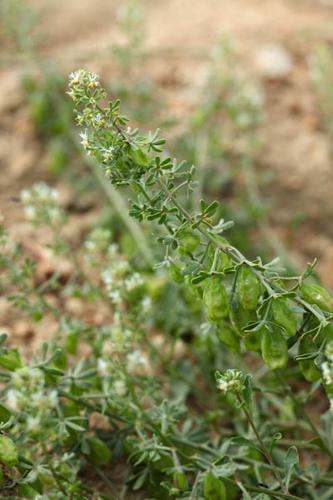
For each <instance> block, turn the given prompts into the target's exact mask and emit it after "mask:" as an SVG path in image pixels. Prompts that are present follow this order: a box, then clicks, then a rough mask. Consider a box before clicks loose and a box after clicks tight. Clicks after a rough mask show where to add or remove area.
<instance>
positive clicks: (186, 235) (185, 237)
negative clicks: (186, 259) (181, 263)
mask: <svg viewBox="0 0 333 500" xmlns="http://www.w3.org/2000/svg"><path fill="white" fill-rule="evenodd" d="M177 238H178V241H179V245H180V246H179V249H178V250H179V253H180V254H181V255H183V254H186V253H193V252H194V250H196V248H197V247H198V246H199V244H200V236H199V235H198V234H194V233H193V232H192V231H189V230H185V231H182V232H181V233H179V234H178V236H177Z"/></svg>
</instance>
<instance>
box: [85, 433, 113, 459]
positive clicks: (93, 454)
mask: <svg viewBox="0 0 333 500" xmlns="http://www.w3.org/2000/svg"><path fill="white" fill-rule="evenodd" d="M87 442H88V446H89V453H88V458H89V461H90V462H92V463H93V464H95V465H106V464H108V463H109V462H110V460H111V458H112V453H111V450H110V448H109V447H108V446H107V445H106V444H105V443H104V442H103V441H101V439H98V438H96V437H92V438H88V439H87Z"/></svg>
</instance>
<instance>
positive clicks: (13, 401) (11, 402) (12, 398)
mask: <svg viewBox="0 0 333 500" xmlns="http://www.w3.org/2000/svg"><path fill="white" fill-rule="evenodd" d="M6 404H7V406H8V408H11V409H12V410H14V411H18V410H20V409H21V405H20V404H19V398H18V394H17V392H16V391H14V390H13V389H10V390H9V391H8V392H7V399H6Z"/></svg>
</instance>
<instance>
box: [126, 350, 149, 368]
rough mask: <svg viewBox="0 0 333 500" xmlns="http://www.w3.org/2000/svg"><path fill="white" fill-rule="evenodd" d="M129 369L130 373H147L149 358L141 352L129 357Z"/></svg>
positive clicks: (131, 354) (133, 353) (132, 353)
mask: <svg viewBox="0 0 333 500" xmlns="http://www.w3.org/2000/svg"><path fill="white" fill-rule="evenodd" d="M127 369H128V371H129V372H130V373H135V372H137V371H140V372H142V371H146V370H147V369H148V361H147V358H146V357H145V356H144V355H143V353H142V352H141V351H139V350H136V351H133V352H131V353H130V354H128V355H127Z"/></svg>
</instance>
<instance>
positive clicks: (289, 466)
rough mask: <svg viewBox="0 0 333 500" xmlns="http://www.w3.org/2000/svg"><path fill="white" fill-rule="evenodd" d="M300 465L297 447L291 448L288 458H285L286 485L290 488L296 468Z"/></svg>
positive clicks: (287, 454)
mask: <svg viewBox="0 0 333 500" xmlns="http://www.w3.org/2000/svg"><path fill="white" fill-rule="evenodd" d="M298 464H299V456H298V451H297V448H296V446H290V448H289V449H288V451H287V453H286V456H285V457H284V472H285V485H286V488H287V489H288V488H289V483H290V480H291V476H292V474H293V472H294V468H295V466H296V465H298Z"/></svg>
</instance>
